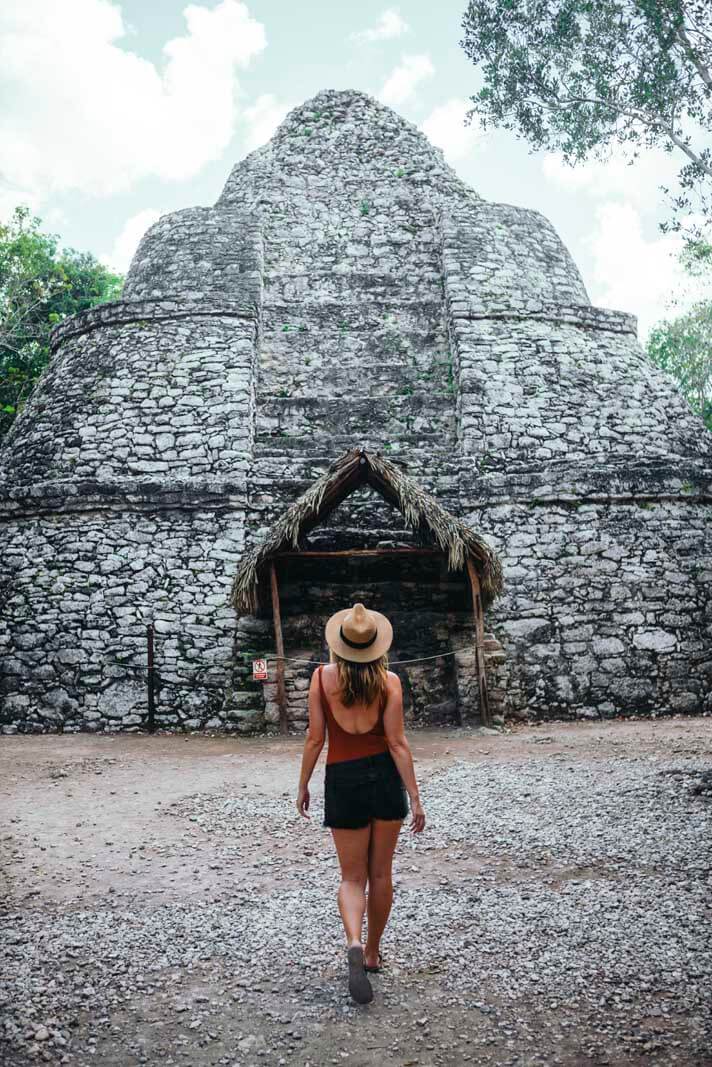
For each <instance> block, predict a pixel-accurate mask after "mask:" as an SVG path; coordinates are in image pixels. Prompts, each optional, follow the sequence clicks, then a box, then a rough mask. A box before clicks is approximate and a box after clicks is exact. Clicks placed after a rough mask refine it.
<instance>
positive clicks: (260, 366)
mask: <svg viewBox="0 0 712 1067" xmlns="http://www.w3.org/2000/svg"><path fill="white" fill-rule="evenodd" d="M635 329H636V327H635V320H634V319H633V318H632V317H631V316H628V315H623V314H620V313H617V312H613V311H608V310H605V309H599V308H594V307H592V306H591V304H590V302H589V300H588V296H587V294H586V291H585V288H584V286H583V283H582V281H581V277H580V275H579V273H578V271H577V269H576V267H575V264H574V263H573V262H572V260H571V257H570V255H569V253H568V251H567V250H566V249H565V247H564V246H563V245H562V243H561V241H560V240H559V238H558V236H557V234H556V233H555V231H554V230H553V228H552V227H551V225H550V224H549V223H548V222H547V220H546V219H544V218H543V217H542V216H541V215H539V214H538V213H537V212H532V211H527V210H525V209H522V208H518V207H513V206H510V205H503V204H490V203H486V202H485V201H483V200H481V199H480V198H479V197H478V196H477V194H476V193H475V192H474V191H473V190H472V189H470V188H468V187H467V186H466V185H464V183H462V182H461V181H460V180H459V179H458V177H457V175H456V174H455V173H454V172H453V171H452V170H451V168H449V167H448V166H447V165H446V164H445V162H444V160H443V157H442V153H441V152H440V151H439V150H438V149H435V148H434V147H433V146H432V145H430V144H429V143H428V142H427V140H426V139H425V138H424V137H423V135H422V134H421V133H420V132H419V131H418V130H417V129H416V128H415V127H414V126H412V125H411V124H410V123H407V122H405V121H404V120H402V119H401V118H400V117H399V116H397V115H395V114H394V113H393V112H392V111H391V110H390V109H388V108H385V107H383V106H382V105H380V104H378V103H377V102H376V101H374V100H372V99H371V98H369V97H367V96H365V95H364V94H360V93H339V92H324V93H320V94H319V95H318V96H317V97H315V98H314V99H313V100H311V101H309V102H307V103H306V104H305V105H303V106H302V107H300V108H297V109H295V110H294V111H293V112H292V113H291V114H290V115H289V116H287V118H286V120H285V121H284V123H283V124H282V126H281V127H280V128H279V130H278V131H277V133H276V134H275V136H274V138H273V139H272V140H271V141H270V143H269V144H267V145H265V146H264V147H263V148H260V149H258V150H257V151H256V152H253V153H252V154H251V155H249V156H248V157H247V158H246V159H245V160H243V161H241V162H240V163H239V164H238V165H237V166H236V167H235V169H234V170H233V172H232V174H231V175H230V177H229V179H228V181H227V183H226V186H225V189H224V191H223V193H222V195H221V197H220V199H219V200H218V202H217V203H216V204H215V206H214V207H210V208H192V209H188V210H185V211H179V212H174V213H172V214H170V215H167V216H165V217H164V218H162V219H160V220H159V221H158V222H157V223H156V224H155V225H154V226H152V227H151V228H150V229H149V231H148V232H147V233H146V235H145V236H144V238H143V240H142V242H141V244H140V246H139V249H138V250H137V253H136V256H135V258H134V262H133V264H132V267H131V270H130V272H129V276H128V279H127V283H126V287H125V292H124V294H123V299H122V300H121V301H117V302H115V303H112V304H107V305H104V306H102V307H100V308H96V309H94V310H92V311H90V312H87V313H85V314H83V315H79V316H76V317H75V318H73V319H70V320H68V321H67V322H65V323H62V324H61V326H59V327H58V328H57V329H56V330H55V333H54V335H53V357H52V362H51V363H50V366H49V367H48V368H47V371H46V372H45V374H44V375H43V377H42V380H41V381H40V382H39V383H38V386H37V388H36V389H35V392H34V393H33V395H32V397H31V398H30V400H29V402H28V404H27V405H26V408H25V410H24V411H23V412H22V414H21V415H20V416H19V417H18V418H17V419H16V421H15V424H14V426H13V428H12V430H11V432H10V433H9V434H8V436H7V438H6V440H5V441H4V443H3V451H2V455H1V457H0V519H1V520H2V522H3V556H4V566H3V569H2V578H1V579H0V581H1V582H2V592H3V600H4V604H3V612H2V617H1V618H0V649H2V653H3V675H2V680H1V683H0V695H1V696H2V704H1V705H0V727H1V728H2V729H3V730H6V731H11V730H15V729H20V730H41V729H66V730H75V729H85V728H86V729H103V728H116V727H121V728H125V729H137V728H138V726H139V724H140V722H141V721H142V716H143V717H144V718H145V689H144V685H143V680H144V678H145V675H144V671H143V665H144V664H145V630H146V623H147V621H148V620H149V619H151V618H153V619H155V625H156V662H157V666H158V669H159V673H160V676H161V681H162V690H161V692H160V694H159V702H158V713H159V722H161V723H163V724H165V725H174V726H178V727H181V726H182V727H186V726H187V727H205V726H210V727H212V726H216V725H221V726H223V727H224V728H226V729H234V730H240V731H243V732H247V731H251V730H263V729H275V728H276V722H277V718H278V713H277V707H276V703H275V693H274V686H273V683H272V682H270V683H269V684H268V685H267V686H265V687H263V686H262V685H261V684H256V683H253V682H252V681H251V676H250V662H251V659H252V658H253V656H256V655H259V654H261V653H265V652H268V653H271V652H272V651H273V649H274V635H273V633H272V629H271V622H270V615H269V604H268V603H266V604H264V605H263V606H262V608H261V610H259V611H258V612H257V613H256V615H255V616H248V617H243V618H237V619H236V618H235V617H234V613H233V612H232V610H231V609H230V608H229V607H228V600H227V596H228V592H229V586H230V581H231V578H232V575H233V574H234V571H235V568H236V565H237V563H238V561H239V559H240V556H241V553H242V552H243V551H244V550H245V548H246V547H249V546H251V545H254V544H255V543H256V542H257V541H258V540H259V539H260V538H261V537H262V536H263V535H264V533H265V532H266V531H267V529H269V527H270V525H271V524H272V523H273V522H274V520H275V519H276V517H277V516H278V515H279V514H280V513H281V512H282V511H283V510H284V508H285V507H286V506H287V505H288V504H289V503H290V502H291V501H292V500H294V499H295V497H296V496H297V495H298V494H300V493H301V492H303V491H304V489H306V488H307V486H308V485H309V484H311V482H312V481H313V480H314V479H315V478H316V477H318V475H319V474H321V473H322V472H323V471H324V470H325V469H326V468H327V467H328V466H329V465H330V464H331V462H332V461H333V460H334V459H335V458H337V457H338V456H339V455H340V454H341V453H342V452H343V451H344V450H345V449H347V448H352V447H354V446H356V445H365V446H367V447H370V448H373V449H380V450H381V451H382V452H383V453H384V454H385V455H386V456H388V457H389V458H391V459H393V460H396V461H398V462H402V463H404V464H406V467H407V470H408V473H409V474H410V475H411V476H412V477H414V478H415V479H416V480H417V481H418V482H419V484H421V485H423V486H424V487H425V488H427V489H430V490H431V491H432V492H433V493H434V494H435V495H436V496H437V497H438V499H439V500H440V502H441V503H442V504H443V505H444V506H445V507H446V508H448V509H449V510H451V511H452V512H453V513H455V514H456V515H458V516H460V517H463V518H465V519H466V520H467V521H468V522H469V523H470V524H471V525H472V526H473V527H476V528H477V529H478V530H479V531H480V532H481V533H483V534H484V535H485V536H486V537H487V538H488V539H489V540H490V542H491V543H492V544H493V545H494V546H495V547H496V548H497V550H498V551H499V552H500V554H501V556H502V559H503V561H504V566H505V577H506V582H507V588H506V592H505V595H504V597H503V598H502V599H501V600H500V601H499V602H498V603H497V604H496V605H495V607H494V608H493V609H492V610H491V611H490V612H489V615H488V619H487V628H488V629H491V630H492V632H493V639H492V641H490V642H488V652H489V656H490V658H489V669H490V681H491V684H492V691H493V695H494V702H495V704H496V707H497V708H498V709H499V708H504V709H505V710H506V712H507V714H510V715H517V716H525V715H528V716H536V717H540V718H545V717H547V716H551V715H557V716H561V715H565V716H572V717H576V716H593V715H612V714H614V713H623V714H625V713H629V712H639V711H642V712H658V711H669V710H682V711H701V710H703V709H706V708H708V707H709V700H710V697H709V695H708V694H709V692H710V691H711V690H712V687H711V686H710V671H711V669H712V668H711V664H712V651H711V645H712V642H711V640H710V638H711V636H712V619H710V611H711V610H712V609H711V608H710V599H709V593H708V590H709V580H710V576H711V575H712V562H711V561H710V560H711V556H712V543H711V534H710V530H711V529H712V524H711V523H710V506H711V501H712V493H711V492H710V484H711V481H712V476H711V473H710V472H711V469H712V450H711V448H710V442H711V440H712V438H711V437H710V435H709V434H708V433H707V432H706V431H705V430H704V429H703V427H702V424H701V422H700V420H698V419H696V418H695V417H694V416H693V415H692V414H691V413H690V411H689V409H688V408H687V405H686V404H685V402H684V401H683V399H682V398H681V396H680V394H679V392H678V391H677V389H676V388H675V386H674V385H673V384H672V382H671V381H670V380H669V379H668V378H667V377H666V376H665V375H663V374H662V373H660V372H659V371H657V370H655V369H654V368H653V367H651V365H650V364H649V362H648V361H647V359H646V357H645V355H644V353H643V352H642V350H641V349H640V346H639V345H638V343H637V340H636V336H635ZM417 540H418V539H417V536H416V535H415V534H414V533H413V532H412V531H410V530H408V529H407V528H406V527H405V524H404V522H403V520H402V517H401V516H400V514H399V513H398V512H395V511H394V510H393V508H391V507H390V506H389V505H388V504H386V503H385V502H384V501H383V500H382V499H381V498H380V497H379V496H378V495H377V494H375V493H373V492H372V491H368V490H363V491H360V492H358V493H356V494H354V495H353V496H351V497H350V498H348V500H347V501H345V502H344V503H343V504H342V505H341V506H340V507H339V508H337V509H336V511H335V512H334V513H333V514H332V516H331V517H330V518H329V520H328V522H327V523H325V524H324V525H322V526H321V527H317V528H316V529H315V530H314V531H312V533H311V534H310V535H309V537H308V539H307V546H312V547H321V548H324V547H328V548H343V547H354V546H357V547H361V546H374V545H380V546H390V547H393V546H399V545H409V544H410V545H412V544H413V543H414V542H416V541H417ZM379 566H380V565H379ZM379 566H376V565H374V566H373V567H371V568H368V567H366V568H365V569H363V568H362V569H361V571H359V572H358V573H356V572H355V571H349V570H348V569H345V570H343V572H339V571H334V570H333V568H332V570H329V568H328V567H326V566H324V567H321V568H317V570H316V572H315V573H312V574H311V575H308V574H306V572H305V573H302V572H299V571H297V570H295V569H291V570H290V569H287V570H285V571H284V573H282V574H281V582H282V585H283V598H284V626H285V638H286V642H287V647H288V649H289V652H290V655H292V656H293V657H294V658H296V659H300V658H304V659H306V660H309V659H313V658H319V657H320V656H321V657H323V656H324V655H325V649H324V648H323V646H322V644H321V640H322V638H321V634H322V627H323V622H324V619H325V617H326V616H327V615H328V614H329V613H330V612H331V611H332V610H335V609H336V608H337V607H340V606H342V604H343V603H348V602H349V601H353V600H354V599H357V598H360V599H363V600H364V601H365V602H367V603H371V604H372V605H373V606H376V607H378V606H379V605H380V607H381V608H382V609H383V610H386V611H387V612H388V613H390V614H392V615H393V616H394V619H395V621H396V623H397V626H396V631H397V634H396V643H395V647H394V650H393V658H394V659H395V658H414V657H415V656H416V655H427V654H430V653H434V652H443V653H444V652H453V651H454V650H459V651H458V652H457V655H455V656H448V657H446V658H442V659H440V660H437V661H435V662H434V665H432V666H428V665H425V664H422V665H408V666H407V667H406V668H404V669H403V671H402V677H403V682H404V689H405V692H406V709H407V715H408V718H409V721H411V722H413V723H427V722H441V721H451V722H457V721H464V720H468V719H469V720H474V719H476V717H477V715H478V712H479V709H478V706H477V693H476V687H474V685H473V671H472V653H471V648H472V621H471V614H470V605H469V600H468V594H467V585H466V582H465V579H464V575H462V574H460V575H455V576H452V575H451V576H449V577H448V578H444V577H443V575H442V574H439V575H437V576H435V575H434V574H433V573H432V572H429V571H428V570H427V568H426V567H423V568H421V571H420V572H419V573H416V574H414V573H409V574H402V575H401V576H400V580H398V581H396V580H395V578H394V576H393V575H391V577H390V578H389V579H388V580H385V579H384V577H383V574H382V572H381V570H380V569H379ZM405 635H408V638H407V639H406V636H405ZM496 639H499V640H501V641H502V643H503V645H504V646H505V647H506V652H507V657H506V661H504V662H503V661H502V656H501V655H500V654H499V652H498V646H497V641H496ZM310 670H311V667H310V666H309V665H308V664H298V663H297V664H290V665H289V667H288V671H287V681H288V700H289V713H290V718H291V719H292V721H293V722H294V723H295V724H298V726H299V727H300V728H301V726H302V725H303V723H304V718H305V713H306V702H305V692H306V687H307V685H308V679H309V672H310Z"/></svg>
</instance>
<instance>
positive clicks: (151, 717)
mask: <svg viewBox="0 0 712 1067" xmlns="http://www.w3.org/2000/svg"><path fill="white" fill-rule="evenodd" d="M146 638H147V640H148V679H147V682H148V732H149V733H150V734H152V733H153V732H154V730H155V729H156V718H155V716H156V701H155V696H154V691H153V685H154V677H153V670H154V668H153V623H152V622H149V624H148V625H147V627H146Z"/></svg>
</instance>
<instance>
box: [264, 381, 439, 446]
mask: <svg viewBox="0 0 712 1067" xmlns="http://www.w3.org/2000/svg"><path fill="white" fill-rule="evenodd" d="M372 425H376V426H378V432H379V436H381V439H382V440H384V441H385V442H386V443H390V438H391V437H393V436H400V435H401V434H403V433H409V434H410V433H415V434H418V433H421V432H424V433H427V434H434V433H437V434H438V435H443V437H446V436H447V435H451V436H454V433H455V429H456V427H455V411H454V404H453V400H452V397H450V396H447V395H444V394H437V393H435V394H430V395H415V394H413V395H411V396H393V397H383V396H352V397H350V398H349V399H348V401H346V400H345V399H343V398H341V397H339V398H333V397H327V396H309V397H271V398H270V399H267V400H262V402H261V403H260V404H259V406H258V410H257V417H256V420H255V429H256V433H257V438H258V440H263V439H264V438H266V437H274V436H280V435H287V436H289V437H293V436H302V435H309V436H310V437H311V438H312V439H316V438H319V437H323V436H325V435H327V436H328V437H329V439H330V440H331V439H332V438H333V437H334V435H335V434H337V433H342V434H344V433H349V432H350V433H353V434H356V435H358V434H360V433H361V432H363V430H364V429H365V428H367V427H369V426H372Z"/></svg>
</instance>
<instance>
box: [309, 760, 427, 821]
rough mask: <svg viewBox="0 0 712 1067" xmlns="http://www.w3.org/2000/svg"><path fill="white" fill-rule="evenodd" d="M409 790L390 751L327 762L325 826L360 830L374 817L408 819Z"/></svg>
mask: <svg viewBox="0 0 712 1067" xmlns="http://www.w3.org/2000/svg"><path fill="white" fill-rule="evenodd" d="M407 814H408V794H407V792H406V788H405V786H404V785H403V779H402V778H401V776H400V773H399V771H398V768H397V767H396V764H395V761H394V759H393V756H392V755H391V754H390V752H379V753H378V754H377V755H375V756H361V757H359V759H349V760H343V761H339V762H338V763H327V765H326V768H325V771H324V822H323V825H324V826H332V827H334V829H338V830H358V829H360V828H361V827H363V826H368V824H369V822H370V821H371V819H405V817H406V815H407Z"/></svg>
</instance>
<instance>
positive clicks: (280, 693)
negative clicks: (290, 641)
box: [269, 559, 289, 734]
mask: <svg viewBox="0 0 712 1067" xmlns="http://www.w3.org/2000/svg"><path fill="white" fill-rule="evenodd" d="M269 581H270V588H271V590H272V616H273V619H274V640H275V644H276V646H277V703H278V704H279V732H280V733H282V734H286V733H288V732H289V730H288V725H287V690H286V688H285V685H284V640H283V639H282V615H281V612H280V610H279V586H278V585H277V568H276V567H275V565H274V560H273V559H271V560H270V564H269Z"/></svg>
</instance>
